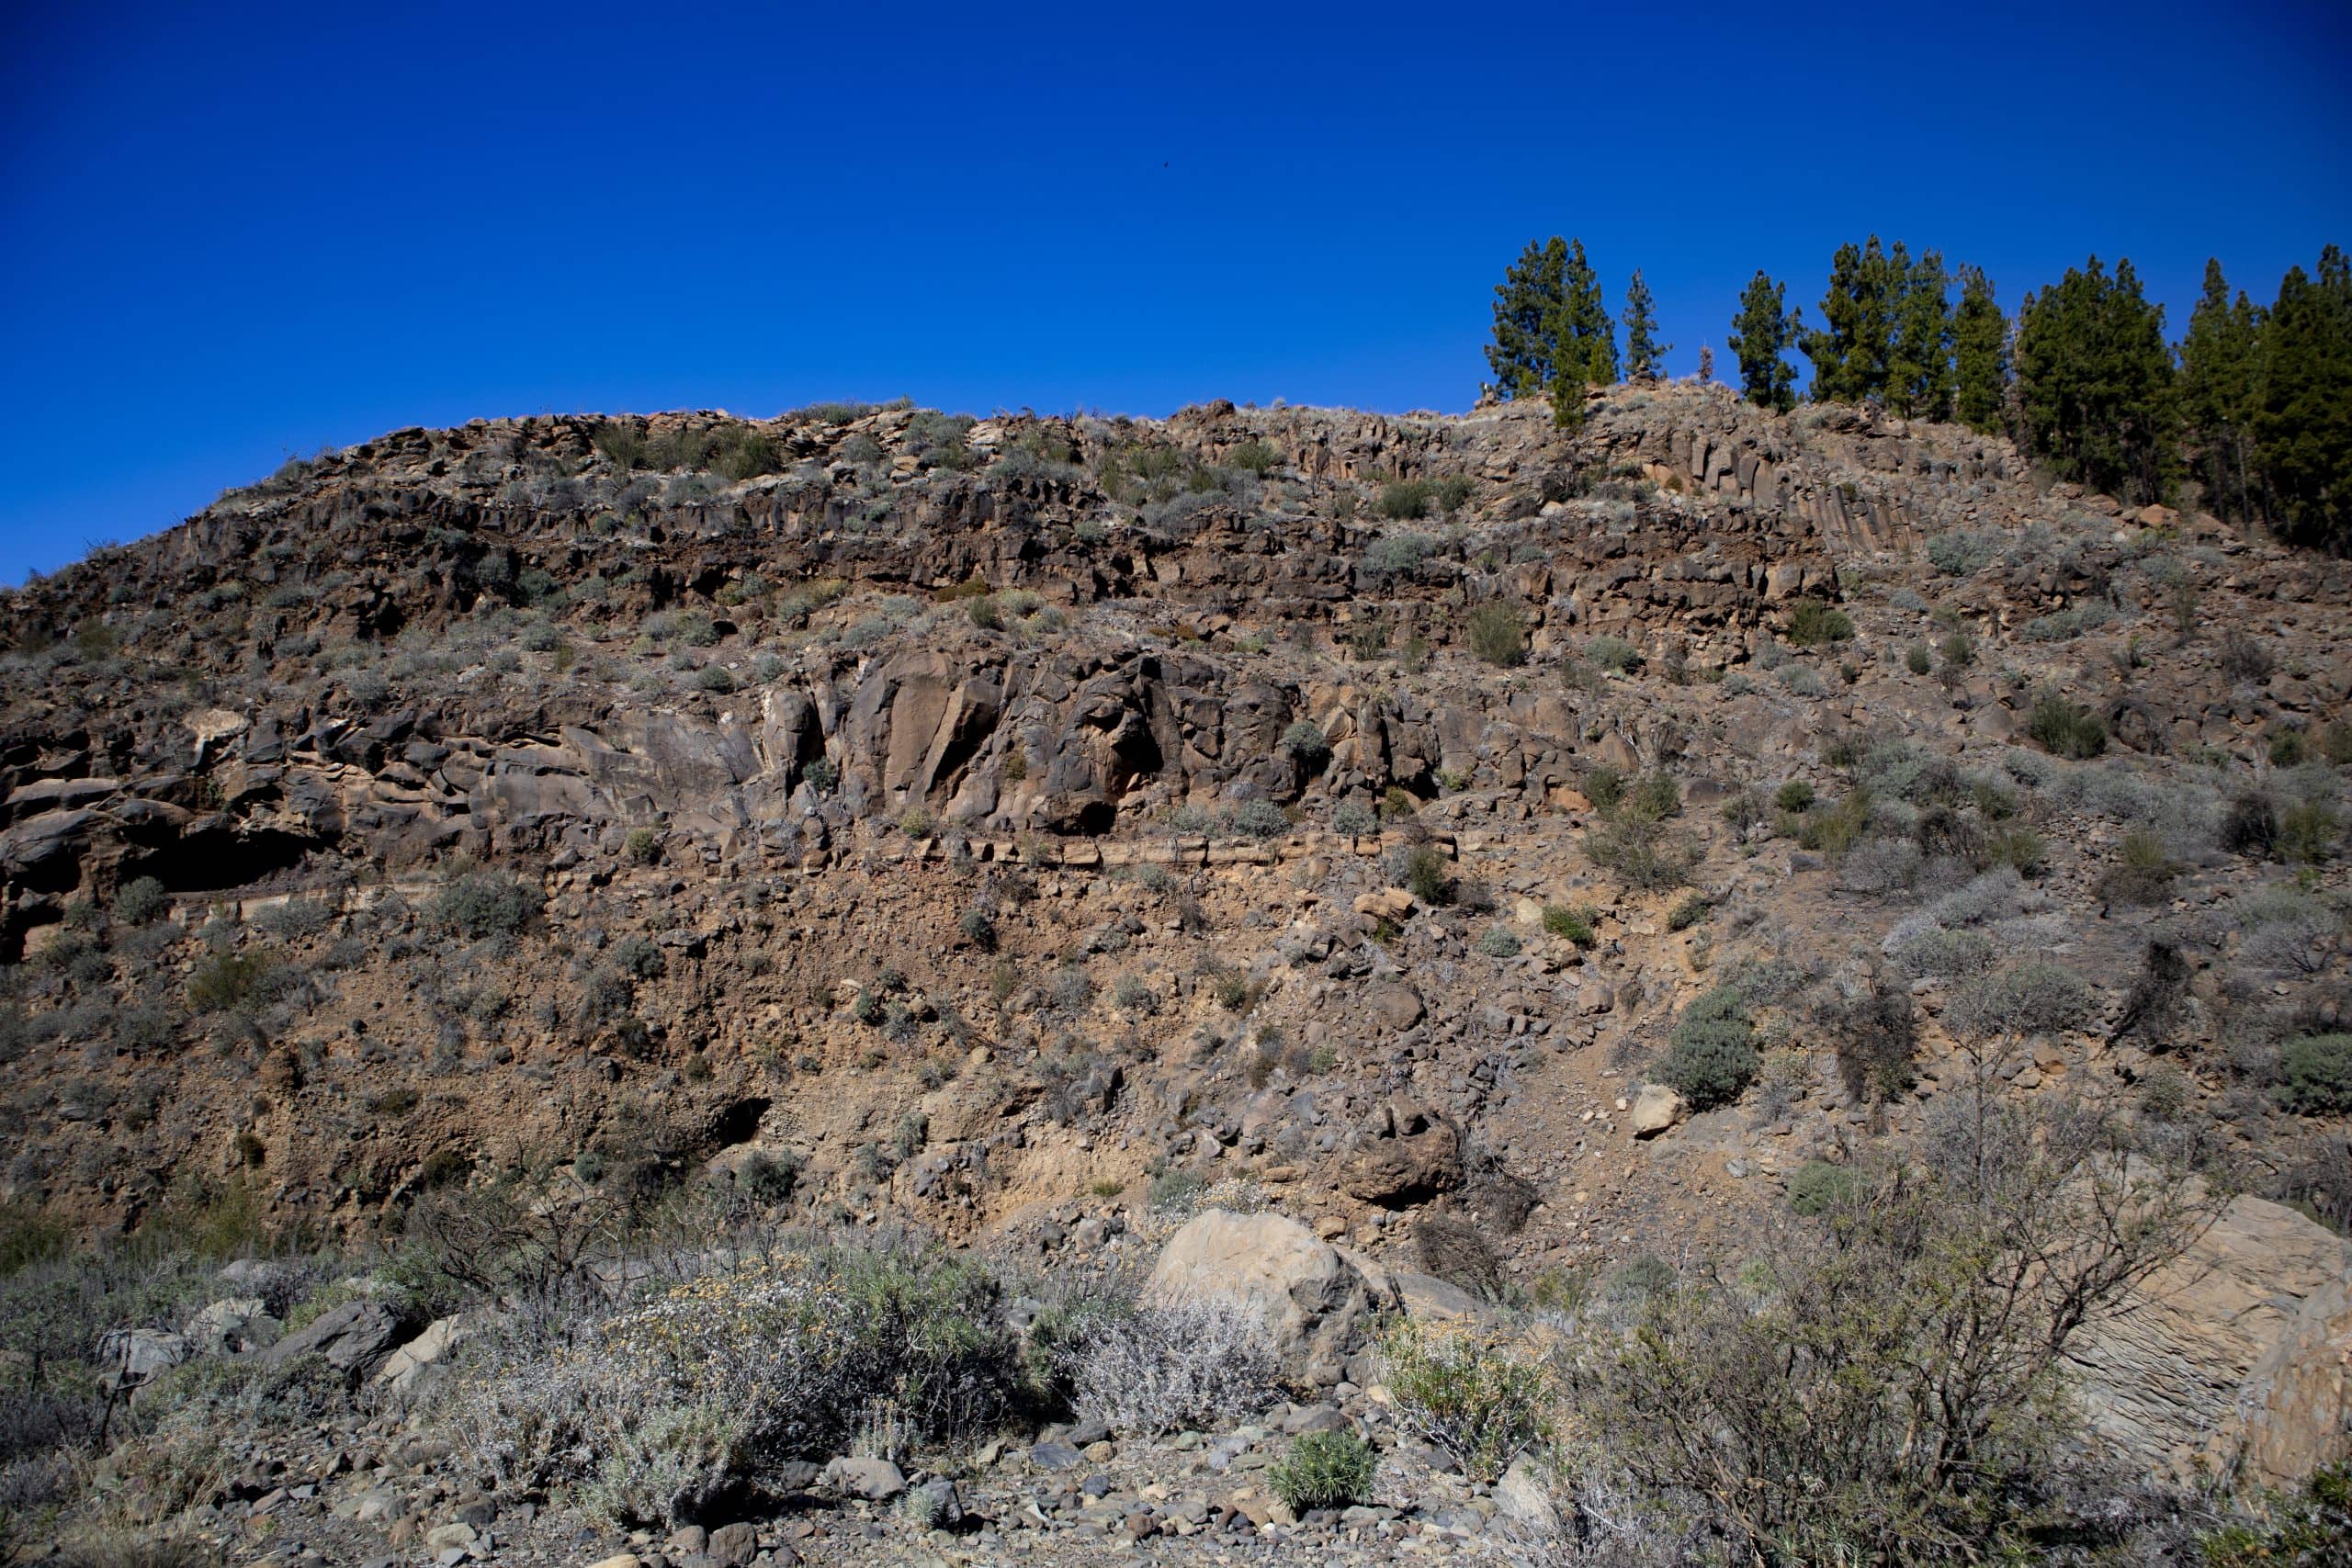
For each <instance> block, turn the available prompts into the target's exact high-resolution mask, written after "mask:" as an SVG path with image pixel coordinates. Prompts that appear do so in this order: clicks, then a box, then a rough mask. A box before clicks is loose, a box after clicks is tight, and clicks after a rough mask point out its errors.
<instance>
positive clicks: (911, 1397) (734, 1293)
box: [456, 1239, 1023, 1525]
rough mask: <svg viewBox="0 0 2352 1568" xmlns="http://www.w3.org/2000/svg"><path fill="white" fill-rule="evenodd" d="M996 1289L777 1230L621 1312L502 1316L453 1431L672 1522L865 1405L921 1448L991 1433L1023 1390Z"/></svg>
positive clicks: (474, 1455) (964, 1269) (948, 1267)
mask: <svg viewBox="0 0 2352 1568" xmlns="http://www.w3.org/2000/svg"><path fill="white" fill-rule="evenodd" d="M1000 1297H1001V1292H1000V1291H999V1288H998V1285H997V1283H996V1281H995V1280H994V1279H993V1278H992V1277H990V1276H989V1274H988V1273H987V1272H986V1271H985V1269H983V1268H982V1267H981V1265H980V1264H978V1262H977V1261H974V1260H970V1259H967V1258H957V1257H955V1256H953V1255H949V1254H946V1253H943V1252H939V1251H935V1250H933V1249H929V1248H925V1247H917V1246H915V1245H913V1244H910V1243H905V1242H899V1243H891V1242H888V1241H885V1242H882V1243H879V1244H877V1243H876V1242H873V1241H869V1240H864V1239H861V1241H860V1242H859V1243H858V1244H857V1245H855V1246H854V1247H832V1246H827V1245H824V1244H821V1243H811V1242H808V1241H803V1240H797V1239H795V1240H793V1241H790V1242H787V1243H786V1245H784V1246H782V1247H776V1248H774V1249H771V1250H769V1251H768V1252H766V1253H765V1254H764V1255H763V1256H762V1257H760V1258H756V1259H753V1260H751V1261H747V1262H744V1263H742V1264H740V1265H738V1266H737V1267H735V1268H733V1269H727V1270H723V1271H719V1272H714V1273H710V1274H707V1275H703V1276H701V1277H699V1278H696V1279H692V1280H687V1281H685V1282H684V1283H682V1284H678V1285H674V1286H672V1287H670V1288H669V1289H667V1290H664V1291H661V1292H657V1293H655V1294H653V1295H651V1296H650V1297H646V1298H643V1299H641V1300H639V1301H637V1302H634V1303H629V1304H627V1305H624V1306H618V1307H601V1306H592V1307H589V1308H587V1309H585V1310H584V1311H582V1312H581V1313H578V1314H562V1315H561V1316H556V1317H550V1316H547V1315H539V1316H536V1317H534V1316H529V1315H526V1316H524V1317H522V1318H521V1319H519V1320H518V1321H517V1322H516V1323H515V1325H513V1326H512V1327H510V1328H509V1329H507V1330H506V1331H505V1333H504V1334H503V1336H501V1337H498V1338H495V1339H492V1340H491V1341H490V1342H489V1343H488V1344H487V1345H486V1346H485V1351H484V1359H485V1360H486V1361H487V1363H488V1364H487V1365H486V1366H485V1367H484V1368H483V1369H482V1371H481V1374H480V1375H478V1376H477V1377H475V1378H474V1379H471V1380H469V1383H468V1385H467V1387H466V1389H465V1390H464V1391H463V1392H462V1393H460V1394H459V1395H458V1407H457V1412H456V1414H457V1422H456V1426H457V1430H458V1436H459V1438H460V1439H461V1442H462V1444H463V1446H464V1449H465V1450H466V1451H467V1452H468V1454H469V1458H471V1459H472V1460H473V1461H475V1462H477V1463H479V1464H480V1465H481V1466H482V1467H483V1469H484V1470H485V1471H487V1472H489V1473H491V1474H492V1475H494V1476H496V1477H497V1478H498V1479H499V1481H500V1482H501V1483H502V1485H511V1486H516V1487H548V1488H555V1487H561V1488H564V1489H567V1490H569V1491H571V1494H572V1495H573V1496H574V1497H575V1498H576V1499H577V1500H578V1501H579V1502H580V1503H581V1504H582V1505H583V1506H585V1507H586V1508H587V1509H588V1510H589V1511H591V1512H593V1513H595V1514H599V1515H602V1516H603V1517H606V1518H608V1519H611V1520H614V1521H615V1522H616V1523H620V1524H640V1525H641V1524H662V1523H669V1522H673V1521H678V1520H682V1519H683V1518H684V1517H691V1516H693V1515H695V1514H696V1513H698V1512H699V1511H700V1510H701V1509H702V1508H703V1507H705V1506H707V1504H708V1502H709V1500H710V1499H713V1498H715V1497H717V1496H718V1495H721V1494H723V1493H725V1492H726V1491H728V1490H729V1489H730V1488H732V1487H737V1486H740V1485H741V1484H742V1483H744V1482H746V1481H756V1480H757V1478H758V1477H759V1476H760V1475H761V1474H762V1473H763V1472H766V1471H767V1470H768V1469H769V1468H770V1467H771V1466H773V1465H774V1464H775V1463H776V1462H777V1461H785V1460H792V1459H799V1458H806V1457H817V1458H823V1457H825V1456H828V1455H831V1454H836V1453H842V1452H846V1451H848V1449H849V1445H850V1444H851V1443H852V1441H853V1440H854V1438H856V1437H857V1435H858V1432H859V1429H860V1427H864V1426H866V1425H868V1424H869V1423H873V1422H874V1421H876V1418H877V1417H881V1418H884V1419H885V1420H886V1421H887V1422H888V1424H892V1425H895V1426H897V1427H899V1429H900V1430H902V1431H903V1432H904V1433H905V1434H906V1435H907V1436H908V1438H912V1439H916V1440H922V1441H927V1442H940V1441H948V1440H954V1439H956V1438H964V1437H968V1436H971V1435H974V1434H977V1433H980V1432H983V1431H990V1430H994V1429H995V1427H997V1426H998V1425H999V1424H1001V1423H1002V1422H1003V1421H1004V1420H1005V1419H1006V1418H1007V1417H1008V1416H1010V1414H1011V1412H1012V1409H1013V1408H1014V1407H1015V1405H1016V1403H1017V1401H1018V1399H1019V1397H1020V1394H1021V1390H1022V1385H1023V1377H1022V1373H1023V1367H1022V1362H1021V1357H1020V1348H1019V1342H1018V1340H1017V1338H1016V1337H1015V1336H1014V1335H1013V1333H1012V1329H1011V1328H1010V1327H1009V1325H1007V1324H1006V1322H1005V1321H1004V1316H1003V1313H1002V1310H1001V1299H1000ZM566 1318H569V1319H570V1321H565V1319H566Z"/></svg>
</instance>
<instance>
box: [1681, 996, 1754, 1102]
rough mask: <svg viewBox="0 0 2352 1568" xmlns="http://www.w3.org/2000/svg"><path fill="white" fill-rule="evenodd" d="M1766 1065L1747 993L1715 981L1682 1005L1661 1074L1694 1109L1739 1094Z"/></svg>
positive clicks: (1727, 1099) (1733, 1097) (1730, 1098)
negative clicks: (1750, 1016) (1750, 1019)
mask: <svg viewBox="0 0 2352 1568" xmlns="http://www.w3.org/2000/svg"><path fill="white" fill-rule="evenodd" d="M1761 1066H1763V1063H1762V1060H1761V1058H1759V1057H1758V1055H1757V1054H1756V1031H1755V1028H1754V1026H1753V1025H1751V1024H1750V1023H1749V1022H1748V1019H1747V997H1746V994H1745V993H1744V992H1743V991H1741V989H1740V988H1739V987H1736V986H1717V987H1715V988H1714V989H1713V990H1711V991H1707V992H1705V993H1703V994H1702V995H1701V996H1699V997H1697V998H1693V999H1692V1001H1691V1004H1690V1005H1689V1006H1688V1007H1686V1008H1684V1009H1683V1010H1682V1017H1681V1018H1680V1019H1679V1021H1677V1022H1676V1023H1675V1026H1674V1032H1673V1033H1672V1034H1671V1035H1670V1036H1669V1037H1668V1045H1667V1054H1666V1058H1665V1060H1664V1061H1663V1062H1661V1063H1660V1064H1659V1066H1658V1078H1659V1081H1661V1082H1663V1083H1665V1084H1667V1085H1668V1086H1670V1087H1671V1088H1672V1089H1674V1090H1675V1092H1676V1093H1678V1094H1679V1095H1681V1096H1682V1098H1683V1099H1685V1100H1689V1101H1690V1102H1691V1109H1692V1110H1694V1111H1705V1110H1708V1109H1710V1108H1712V1107H1713V1106H1717V1105H1724V1104H1728V1103H1729V1102H1731V1101H1732V1100H1737V1099H1738V1098H1739V1097H1740V1095H1741V1094H1742V1093H1743V1092H1744V1091H1745V1090H1746V1089H1747V1086H1748V1085H1749V1084H1750V1083H1752V1082H1754V1081H1755V1078H1756V1074H1757V1072H1758V1069H1759V1068H1760V1067H1761Z"/></svg>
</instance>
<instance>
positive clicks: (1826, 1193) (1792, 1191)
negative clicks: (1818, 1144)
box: [1789, 1159, 1862, 1215]
mask: <svg viewBox="0 0 2352 1568" xmlns="http://www.w3.org/2000/svg"><path fill="white" fill-rule="evenodd" d="M1861 1187H1862V1184H1861V1182H1860V1179H1857V1178H1856V1176H1855V1175H1854V1173H1853V1172H1852V1171H1850V1170H1848V1169H1847V1168H1845V1167H1844V1166H1841V1165H1832V1164H1830V1163H1829V1162H1828V1161H1827V1160H1822V1159H1809V1160H1807V1161H1805V1162H1804V1164H1803V1165H1801V1166H1799V1167H1797V1168H1796V1170H1795V1172H1794V1173H1793V1174H1792V1175H1791V1176H1790V1178H1789V1207H1790V1208H1792V1209H1794V1210H1795V1211H1796V1212H1797V1213H1800V1214H1806V1215H1817V1214H1824V1213H1828V1212H1830V1211H1831V1210H1833V1209H1836V1208H1838V1207H1839V1206H1841V1205H1843V1204H1845V1203H1849V1202H1851V1201H1853V1200H1854V1198H1855V1197H1856V1196H1858V1195H1859V1194H1860V1190H1861Z"/></svg>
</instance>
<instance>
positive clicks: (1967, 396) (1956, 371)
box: [1951, 266, 2009, 434]
mask: <svg viewBox="0 0 2352 1568" xmlns="http://www.w3.org/2000/svg"><path fill="white" fill-rule="evenodd" d="M1951 342H1952V372H1953V412H1955V413H1956V414H1957V415H1958V416H1959V418H1960V422H1961V423H1962V424H1965V425H1968V426H1969V427H1970V428H1972V429H1974V430H1981V431H1983V432H1985V434H1992V433H1994V432H1995V431H1997V430H1999V429H2000V428H2001V411H2002V407H2003V405H2004V404H2005V403H2007V400H2008V391H2009V323H2008V319H2007V317H2005V316H2003V315H2002V314H2001V307H2000V305H1999V304H1998V303H1997V302H1996V300H1995V299H1994V298H1993V280H1992V279H1991V278H1989V277H1986V276H1985V274H1984V272H1983V270H1982V269H1980V268H1977V267H1973V266H1963V267H1962V268H1961V269H1960V309H1959V310H1958V311H1957V312H1955V313H1954V315H1953V317H1952V324H1951Z"/></svg>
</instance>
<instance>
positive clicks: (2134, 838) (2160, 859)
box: [2098, 830, 2180, 905]
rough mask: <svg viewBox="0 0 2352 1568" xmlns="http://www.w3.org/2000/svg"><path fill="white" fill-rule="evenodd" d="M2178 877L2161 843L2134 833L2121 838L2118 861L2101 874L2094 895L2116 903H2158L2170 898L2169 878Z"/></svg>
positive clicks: (2150, 834)
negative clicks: (2120, 855)
mask: <svg viewBox="0 0 2352 1568" xmlns="http://www.w3.org/2000/svg"><path fill="white" fill-rule="evenodd" d="M2179 874H2180V868H2179V867H2178V866H2177V865H2175V864H2173V863H2172V859H2171V857H2170V856H2168V855H2166V854H2165V845H2164V840H2162V839H2159V838H2157V837H2156V836H2155V835H2154V833H2147V832H2140V831H2136V830H2135V831H2132V832H2129V833H2126V834H2124V835H2123V852H2122V857H2121V859H2120V860H2119V861H2118V862H2117V863H2115V864H2114V865H2111V866H2109V867H2108V869H2107V870H2106V871H2105V872H2104V873H2103V874H2101V875H2100V877H2099V879H2098V896H2099V897H2102V898H2105V899H2108V900H2109V901H2110V902H2112V903H2117V904H2143V905H2154V904H2162V903H2164V902H2165V901H2166V900H2167V899H2169V898H2170V897H2172V885H2173V879H2174V878H2175V877H2177V876H2178V875H2179Z"/></svg>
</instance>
